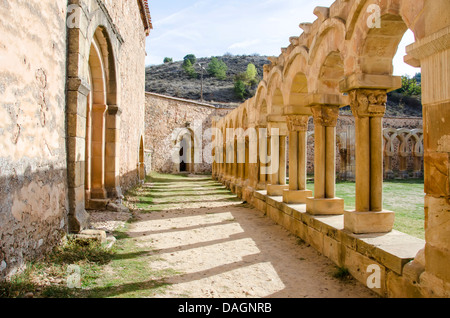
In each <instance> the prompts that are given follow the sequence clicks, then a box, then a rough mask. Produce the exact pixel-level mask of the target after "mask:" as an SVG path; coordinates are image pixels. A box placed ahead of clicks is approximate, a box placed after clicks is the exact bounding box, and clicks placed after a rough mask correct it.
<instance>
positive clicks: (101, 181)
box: [85, 38, 108, 207]
mask: <svg viewBox="0 0 450 318" xmlns="http://www.w3.org/2000/svg"><path fill="white" fill-rule="evenodd" d="M88 65H89V79H88V83H90V87H91V90H90V92H89V94H88V99H87V113H86V140H85V144H86V149H85V153H86V164H85V165H86V167H85V170H86V180H85V189H86V197H85V200H86V201H87V204H88V207H89V206H90V203H89V202H90V200H91V199H94V200H96V199H97V200H98V199H106V198H107V192H106V189H105V175H106V173H105V172H106V171H105V151H106V147H105V136H106V133H105V128H106V114H105V113H106V110H107V107H108V106H107V104H106V95H107V90H106V70H105V63H104V62H103V55H102V53H101V48H100V45H99V43H98V41H97V39H96V38H94V39H93V41H92V44H91V49H90V52H89V61H88Z"/></svg>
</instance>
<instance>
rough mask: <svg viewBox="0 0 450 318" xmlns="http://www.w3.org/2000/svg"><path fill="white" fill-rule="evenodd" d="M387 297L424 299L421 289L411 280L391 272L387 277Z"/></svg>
mask: <svg viewBox="0 0 450 318" xmlns="http://www.w3.org/2000/svg"><path fill="white" fill-rule="evenodd" d="M386 290H387V297H389V298H422V297H423V294H422V291H421V288H419V286H418V285H417V284H415V283H413V282H411V281H410V280H409V279H407V278H406V277H403V276H399V275H397V274H396V273H394V272H389V273H388V274H387V277H386Z"/></svg>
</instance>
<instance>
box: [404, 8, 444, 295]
mask: <svg viewBox="0 0 450 318" xmlns="http://www.w3.org/2000/svg"><path fill="white" fill-rule="evenodd" d="M441 3H443V2H441ZM438 4H439V2H438ZM429 6H430V8H433V7H432V3H429ZM449 11H450V7H449V6H448V5H446V6H443V5H441V6H437V7H436V12H431V13H430V15H429V16H430V17H431V19H430V21H431V22H430V24H431V25H432V26H433V28H434V30H436V31H434V32H433V33H431V34H427V36H425V37H423V38H422V39H420V40H418V41H417V42H416V43H414V44H412V45H410V46H409V47H407V53H408V57H407V58H406V59H405V61H407V62H408V63H409V64H411V65H413V66H420V67H421V68H422V104H423V125H424V129H423V133H424V138H423V140H424V179H425V195H426V196H425V220H426V221H425V238H426V245H425V264H424V265H425V272H424V273H423V274H422V275H421V276H420V284H421V286H424V287H426V288H427V289H430V290H432V296H434V297H446V296H448V295H449V293H450V266H449V264H450V212H449V211H450V172H449V171H450V125H449V122H450V26H448V19H447V20H446V19H442V18H438V16H439V14H441V15H440V16H441V17H443V16H445V17H448V12H449ZM433 18H435V19H434V20H433ZM444 23H447V26H446V27H444V28H442V27H440V26H439V25H442V24H444ZM438 26H439V27H438ZM433 28H429V24H428V25H427V31H428V32H430V30H433Z"/></svg>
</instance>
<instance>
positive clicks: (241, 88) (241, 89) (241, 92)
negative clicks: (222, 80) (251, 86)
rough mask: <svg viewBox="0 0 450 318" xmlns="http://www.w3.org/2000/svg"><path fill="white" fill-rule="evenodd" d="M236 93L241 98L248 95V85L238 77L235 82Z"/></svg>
mask: <svg viewBox="0 0 450 318" xmlns="http://www.w3.org/2000/svg"><path fill="white" fill-rule="evenodd" d="M234 93H235V94H236V96H237V97H238V98H240V99H244V98H245V97H246V96H247V94H248V93H247V86H246V85H245V83H244V82H243V81H242V80H240V79H238V80H236V81H235V82H234Z"/></svg>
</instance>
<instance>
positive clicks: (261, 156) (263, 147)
mask: <svg viewBox="0 0 450 318" xmlns="http://www.w3.org/2000/svg"><path fill="white" fill-rule="evenodd" d="M259 128H264V129H259ZM259 128H258V129H257V133H258V165H259V168H258V170H259V171H258V184H257V186H256V188H257V189H258V190H264V189H266V185H267V177H268V175H267V162H268V160H269V159H268V158H269V151H270V137H269V136H267V128H266V127H259ZM264 131H265V132H266V134H265V135H263V132H264Z"/></svg>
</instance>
